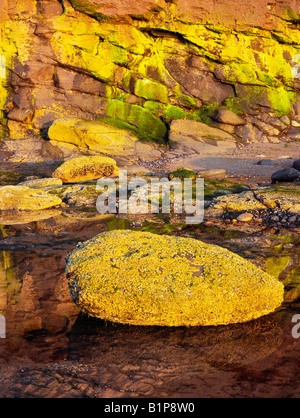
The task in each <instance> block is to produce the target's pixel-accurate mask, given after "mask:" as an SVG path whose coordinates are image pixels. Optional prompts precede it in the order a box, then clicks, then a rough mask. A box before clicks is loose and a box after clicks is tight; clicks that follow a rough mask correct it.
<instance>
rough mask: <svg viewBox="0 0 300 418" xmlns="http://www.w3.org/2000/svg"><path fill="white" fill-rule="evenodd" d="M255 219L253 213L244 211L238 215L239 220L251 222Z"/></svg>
mask: <svg viewBox="0 0 300 418" xmlns="http://www.w3.org/2000/svg"><path fill="white" fill-rule="evenodd" d="M252 219H253V215H252V213H242V214H241V215H239V216H238V217H237V221H238V222H250V221H252Z"/></svg>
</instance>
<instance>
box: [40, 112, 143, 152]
mask: <svg viewBox="0 0 300 418" xmlns="http://www.w3.org/2000/svg"><path fill="white" fill-rule="evenodd" d="M48 136H49V138H50V140H51V142H52V143H53V144H55V145H58V144H61V143H64V144H72V145H76V146H78V147H79V148H82V149H88V150H90V151H95V152H99V153H101V154H105V155H113V156H127V155H131V154H134V147H135V143H136V141H138V138H137V137H136V136H135V135H134V134H133V133H132V132H130V131H129V130H126V129H120V128H117V127H115V126H112V125H110V124H108V123H105V122H103V121H100V120H83V119H78V118H62V119H56V120H55V121H54V122H53V124H52V125H51V126H50V128H49V130H48Z"/></svg>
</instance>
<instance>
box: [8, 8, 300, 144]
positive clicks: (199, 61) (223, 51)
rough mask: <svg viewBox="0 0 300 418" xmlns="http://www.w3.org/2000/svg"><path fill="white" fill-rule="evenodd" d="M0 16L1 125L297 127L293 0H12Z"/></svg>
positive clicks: (299, 39)
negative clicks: (102, 122) (80, 122)
mask: <svg viewBox="0 0 300 418" xmlns="http://www.w3.org/2000/svg"><path fill="white" fill-rule="evenodd" d="M0 19H1V21H0V35H1V43H0V54H1V55H2V64H3V63H4V61H5V63H6V71H5V74H4V71H3V69H2V71H1V74H0V75H1V76H2V78H1V79H0V83H1V84H0V109H1V112H2V113H1V114H0V120H1V130H2V136H5V135H6V136H7V135H9V136H10V137H11V138H23V137H25V136H26V135H28V134H33V133H36V134H40V132H41V131H42V132H44V131H45V129H47V127H48V126H49V125H51V123H52V122H53V121H54V120H56V119H58V118H61V117H62V116H72V117H76V118H82V119H90V120H94V119H98V118H101V119H107V120H109V121H110V122H112V123H114V124H115V125H117V126H118V127H129V128H131V129H133V130H134V131H135V132H136V134H137V135H138V136H139V137H140V138H147V139H149V138H150V139H155V140H164V139H165V138H166V137H167V132H168V128H169V126H170V123H171V122H172V121H173V120H174V119H182V118H186V119H192V120H196V121H197V120H198V121H201V122H204V123H209V124H212V125H215V126H216V127H218V128H221V129H223V130H225V131H227V132H230V133H231V134H235V135H237V136H238V137H239V138H242V139H243V140H254V141H265V142H268V141H270V142H272V141H273V142H274V141H277V140H278V138H280V137H282V136H284V135H287V132H290V134H291V135H292V136H293V135H294V136H295V137H297V135H298V133H297V132H295V125H297V115H298V113H300V111H299V109H298V96H299V89H300V83H299V80H298V72H297V67H298V64H297V63H298V61H297V54H298V52H299V47H300V30H299V25H300V4H299V2H297V1H296V0H287V1H277V0H258V1H257V0H249V1H248V2H245V1H243V0H235V1H233V0H220V1H219V0H218V1H215V0H205V1H204V0H197V1H190V0H143V1H140V0H137V1H123V0H109V1H107V2H103V1H101V0H70V2H69V1H67V0H60V1H59V0H27V1H24V0H4V1H2V2H1V5H0ZM298 58H299V61H300V57H298ZM299 75H300V73H299ZM222 109H223V111H221V112H220V110H222ZM224 109H225V110H226V109H227V110H230V111H232V112H234V113H235V114H238V115H239V116H241V117H242V118H243V123H242V124H241V123H239V124H237V125H236V124H235V123H232V120H231V117H232V116H230V114H229V113H228V112H227V116H226V112H224ZM228 115H229V116H228ZM231 115H232V114H231ZM293 119H294V121H293V125H294V126H292V124H291V121H292V120H293ZM299 135H300V134H299Z"/></svg>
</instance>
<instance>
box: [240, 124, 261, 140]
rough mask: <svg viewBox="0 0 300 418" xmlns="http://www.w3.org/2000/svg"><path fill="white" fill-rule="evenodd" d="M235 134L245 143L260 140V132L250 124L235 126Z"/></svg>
mask: <svg viewBox="0 0 300 418" xmlns="http://www.w3.org/2000/svg"><path fill="white" fill-rule="evenodd" d="M235 134H236V135H238V136H240V137H241V138H242V139H243V140H245V141H246V142H260V141H261V139H262V132H261V131H260V130H259V129H258V128H256V127H255V126H254V125H252V124H250V123H247V124H246V125H242V126H237V127H236V130H235Z"/></svg>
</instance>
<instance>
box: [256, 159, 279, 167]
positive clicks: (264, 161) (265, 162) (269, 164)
mask: <svg viewBox="0 0 300 418" xmlns="http://www.w3.org/2000/svg"><path fill="white" fill-rule="evenodd" d="M257 165H267V166H271V165H275V163H274V161H272V160H260V161H258V163H257Z"/></svg>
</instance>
